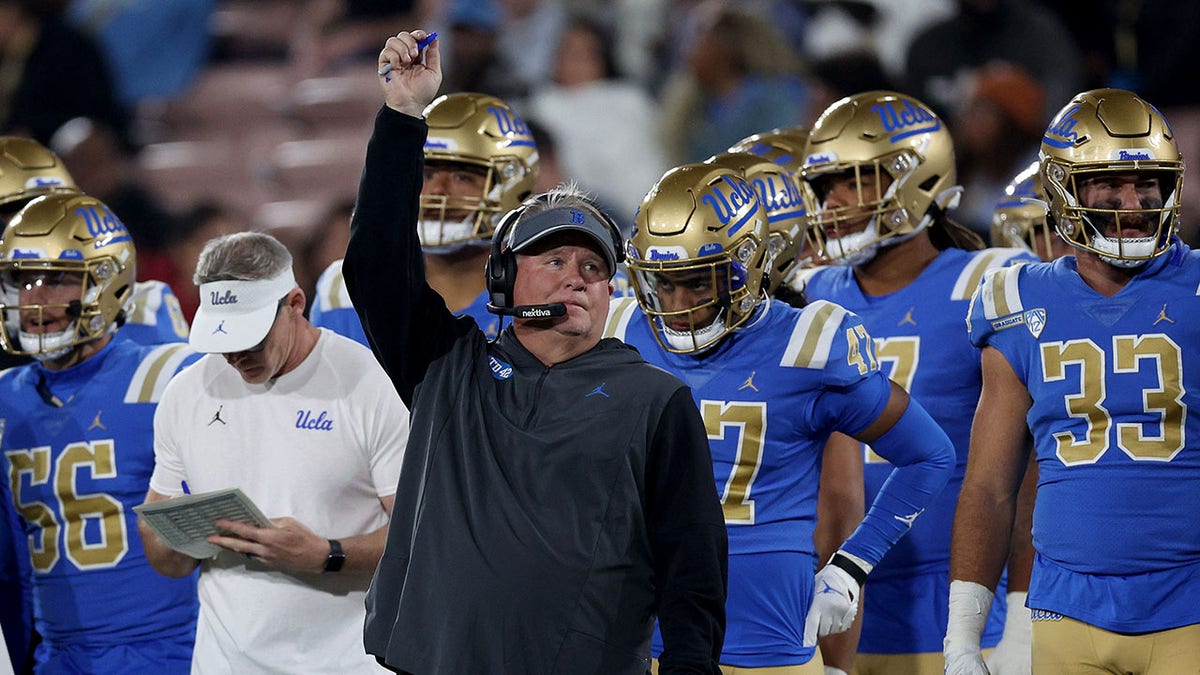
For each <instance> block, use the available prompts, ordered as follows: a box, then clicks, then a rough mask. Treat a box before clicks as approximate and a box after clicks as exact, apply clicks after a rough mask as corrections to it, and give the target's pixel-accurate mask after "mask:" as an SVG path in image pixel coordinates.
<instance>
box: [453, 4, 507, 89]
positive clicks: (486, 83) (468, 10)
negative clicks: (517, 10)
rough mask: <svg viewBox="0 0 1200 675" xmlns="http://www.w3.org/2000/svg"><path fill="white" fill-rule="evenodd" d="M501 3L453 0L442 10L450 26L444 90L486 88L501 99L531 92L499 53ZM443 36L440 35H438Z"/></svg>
mask: <svg viewBox="0 0 1200 675" xmlns="http://www.w3.org/2000/svg"><path fill="white" fill-rule="evenodd" d="M500 20H501V16H500V7H499V6H497V5H496V2H495V0H452V2H450V3H449V5H448V6H447V7H446V9H445V13H444V14H443V20H442V21H443V23H444V24H446V25H448V26H449V27H450V28H449V30H448V31H447V35H446V36H445V42H444V43H443V45H442V46H443V47H445V48H446V62H447V63H453V64H454V65H453V71H452V72H450V73H447V74H446V75H447V76H446V83H445V91H447V92H456V91H484V92H487V93H489V94H492V95H494V96H499V97H500V98H502V99H509V98H514V99H515V98H519V97H521V96H524V95H525V94H527V93H528V91H527V89H526V87H525V86H524V85H522V84H521V83H519V82H517V79H516V78H515V77H514V76H513V74H512V69H511V68H509V67H508V65H507V64H506V62H505V61H504V60H502V59H501V58H500V56H499V52H498V50H499V47H498V45H497V40H498V36H499V30H500ZM438 39H439V40H441V39H442V38H441V36H439V37H438Z"/></svg>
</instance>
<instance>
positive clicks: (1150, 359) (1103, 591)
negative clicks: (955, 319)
mask: <svg viewBox="0 0 1200 675" xmlns="http://www.w3.org/2000/svg"><path fill="white" fill-rule="evenodd" d="M1198 316H1200V254H1197V253H1196V252H1195V251H1192V250H1190V249H1189V248H1188V247H1187V246H1185V245H1183V244H1182V243H1181V242H1178V241H1176V243H1175V245H1174V246H1173V247H1172V248H1171V249H1170V250H1169V251H1168V252H1167V253H1166V254H1164V255H1163V256H1161V257H1159V258H1155V259H1154V260H1151V261H1150V262H1148V263H1147V264H1146V265H1145V266H1144V267H1143V268H1142V269H1141V270H1140V271H1139V272H1138V273H1137V274H1136V276H1134V277H1133V278H1132V279H1131V280H1130V281H1129V283H1128V284H1126V285H1125V287H1124V288H1122V289H1121V290H1120V291H1119V292H1117V293H1116V294H1115V295H1113V296H1111V297H1104V296H1101V295H1100V294H1099V293H1096V292H1095V291H1094V290H1092V288H1091V287H1089V286H1088V285H1087V284H1086V283H1084V281H1083V279H1082V278H1081V277H1080V276H1079V274H1078V273H1077V271H1076V268H1075V258H1074V257H1066V258H1061V259H1059V260H1057V261H1055V262H1053V263H1039V264H1033V265H1025V266H1022V267H1018V268H1011V269H1003V270H997V271H995V272H994V273H991V274H989V275H988V276H987V277H985V278H984V280H983V281H982V283H981V284H980V286H979V288H978V290H977V291H976V293H975V296H974V298H973V299H972V301H971V309H970V315H969V325H970V333H971V340H972V342H973V343H975V344H976V345H978V346H980V347H983V346H991V347H994V348H996V349H998V350H999V351H1000V352H1001V353H1002V354H1003V355H1004V357H1005V358H1006V359H1007V360H1008V362H1009V364H1011V365H1012V368H1013V370H1014V371H1015V372H1016V375H1017V377H1019V378H1020V379H1021V380H1022V381H1023V382H1024V383H1025V386H1026V387H1027V388H1028V390H1029V394H1030V397H1031V399H1032V405H1031V407H1030V409H1029V413H1028V418H1027V420H1028V423H1029V428H1030V430H1031V431H1032V433H1033V438H1034V447H1035V452H1036V453H1037V462H1038V470H1039V474H1038V493H1037V505H1036V507H1035V511H1034V524H1033V538H1034V541H1033V543H1034V546H1035V548H1036V549H1037V551H1038V555H1037V559H1036V561H1035V565H1034V573H1033V579H1032V582H1031V586H1030V589H1029V606H1030V607H1032V608H1034V609H1044V610H1049V611H1052V612H1056V613H1059V614H1064V615H1067V616H1071V617H1074V618H1076V619H1079V620H1082V621H1086V622H1088V623H1091V624H1094V625H1097V626H1100V627H1102V628H1105V629H1107V630H1111V631H1120V632H1142V631H1158V630H1165V629H1168V628H1174V627H1178V626H1183V625H1188V624H1193V623H1198V622H1200V320H1197V317H1198Z"/></svg>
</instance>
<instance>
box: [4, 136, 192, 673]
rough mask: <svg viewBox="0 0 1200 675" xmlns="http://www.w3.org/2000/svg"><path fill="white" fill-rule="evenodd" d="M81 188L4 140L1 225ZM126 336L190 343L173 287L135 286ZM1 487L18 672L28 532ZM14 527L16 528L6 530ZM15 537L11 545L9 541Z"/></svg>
mask: <svg viewBox="0 0 1200 675" xmlns="http://www.w3.org/2000/svg"><path fill="white" fill-rule="evenodd" d="M78 192H79V189H78V188H77V187H76V185H75V181H74V179H72V178H71V175H70V173H68V172H67V169H66V167H65V166H64V165H63V163H62V161H61V160H60V159H59V158H58V156H56V155H55V154H54V153H53V152H51V151H50V150H49V149H47V148H46V147H45V146H43V145H42V144H41V143H38V142H37V141H35V140H33V139H31V138H24V137H21V136H0V226H2V225H6V224H8V221H10V220H12V218H13V216H15V215H16V214H17V212H18V211H20V210H21V209H22V208H23V207H24V206H25V205H26V204H28V203H29V202H30V201H32V200H33V199H36V198H37V197H41V196H43V195H49V194H75V193H78ZM126 321H127V325H126V327H125V332H123V333H122V336H123V337H127V338H131V339H133V340H135V341H137V342H143V343H145V344H159V343H164V342H180V341H183V340H186V339H187V334H188V328H187V321H186V320H184V318H183V313H182V312H181V311H180V310H179V301H178V300H177V299H176V298H175V295H174V294H173V293H172V292H171V289H170V287H168V286H167V285H166V284H164V283H162V282H161V281H146V282H142V283H138V284H135V285H134V308H133V311H132V312H130V314H129V316H127V317H126ZM28 362H29V358H28V357H23V356H16V355H13V354H9V353H7V352H4V353H0V369H3V368H9V367H12V366H15V365H20V364H23V363H28ZM3 497H4V490H3V488H0V626H2V627H3V628H4V630H5V631H6V633H7V635H8V641H7V644H8V649H9V654H10V656H11V657H12V660H13V662H14V665H15V666H16V668H17V669H18V671H20V668H21V664H22V663H23V662H24V661H25V660H26V656H25V655H26V654H27V652H28V648H29V646H30V640H31V631H32V621H33V616H32V609H31V607H30V604H29V603H30V602H31V598H30V595H29V593H30V589H29V583H28V578H29V574H30V572H29V570H28V554H27V551H26V550H25V534H24V531H23V529H22V528H21V526H20V524H19V520H18V519H17V518H16V514H15V513H12V512H11V509H12V500H11V499H3ZM5 523H11V524H12V525H13V527H15V528H16V529H14V530H12V531H11V532H10V531H9V529H8V528H5V527H4V524H5ZM10 539H11V541H9V540H10Z"/></svg>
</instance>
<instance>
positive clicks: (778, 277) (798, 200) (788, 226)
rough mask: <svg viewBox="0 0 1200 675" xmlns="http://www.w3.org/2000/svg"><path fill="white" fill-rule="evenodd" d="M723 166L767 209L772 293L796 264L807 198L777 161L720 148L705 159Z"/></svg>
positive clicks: (805, 222) (769, 288)
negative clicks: (740, 180)
mask: <svg viewBox="0 0 1200 675" xmlns="http://www.w3.org/2000/svg"><path fill="white" fill-rule="evenodd" d="M706 163H709V164H718V165H721V166H727V167H729V168H731V169H733V170H734V171H737V172H738V173H739V174H740V175H741V176H742V178H744V179H745V181H746V182H747V183H749V184H750V187H752V188H754V193H755V194H756V195H757V196H758V201H759V202H760V203H761V204H762V206H763V208H765V209H766V212H767V278H766V284H765V289H766V292H767V295H772V294H774V292H775V289H777V288H779V285H780V284H781V283H783V280H784V279H785V278H786V277H787V275H788V274H790V273H791V271H792V269H793V268H794V267H795V266H796V260H797V258H798V256H799V255H800V251H801V249H802V248H803V247H804V238H805V236H806V230H807V229H808V215H807V207H808V202H807V201H805V199H804V197H803V195H802V194H801V192H800V187H799V186H798V185H797V184H796V177H795V175H794V174H792V172H791V171H788V170H787V167H784V166H782V165H780V164H776V163H775V162H772V161H771V160H769V159H767V158H765V157H763V156H760V155H752V154H750V153H747V152H723V153H721V154H719V155H717V156H715V157H711V158H709V159H708V160H706Z"/></svg>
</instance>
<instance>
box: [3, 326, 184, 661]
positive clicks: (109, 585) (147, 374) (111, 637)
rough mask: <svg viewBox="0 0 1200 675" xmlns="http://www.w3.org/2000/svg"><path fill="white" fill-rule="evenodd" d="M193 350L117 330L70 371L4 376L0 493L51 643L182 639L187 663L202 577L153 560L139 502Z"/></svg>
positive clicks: (36, 368)
mask: <svg viewBox="0 0 1200 675" xmlns="http://www.w3.org/2000/svg"><path fill="white" fill-rule="evenodd" d="M198 356H199V355H197V354H195V353H194V352H192V351H190V350H189V349H188V348H187V345H186V344H179V343H176V344H167V345H161V346H157V347H150V346H142V345H139V344H136V343H134V342H132V341H130V340H128V339H121V338H120V336H119V335H118V336H116V337H114V338H113V339H112V341H111V342H110V343H109V344H108V345H107V346H105V347H104V348H103V349H102V350H100V351H99V352H98V353H97V354H96V355H94V356H92V357H91V358H89V359H88V360H86V361H84V362H83V363H80V364H78V365H75V366H72V367H70V368H67V369H65V370H61V371H51V370H47V369H45V368H43V367H42V366H41V365H40V364H38V363H33V364H29V365H26V366H21V367H19V368H14V369H11V370H8V371H6V372H4V373H3V375H0V420H2V424H3V429H4V433H3V437H2V439H0V451H2V452H3V457H4V459H3V461H2V462H0V465H2V466H3V468H4V472H5V473H4V476H5V478H6V483H7V489H6V490H5V491H4V492H5V495H6V496H7V497H10V498H12V499H13V501H14V503H15V505H16V510H17V512H18V513H19V514H20V517H21V521H22V525H23V526H24V528H25V532H26V533H27V535H28V548H29V560H30V562H31V564H32V568H33V598H34V623H35V626H36V628H37V630H38V632H39V633H40V634H41V635H42V637H43V638H44V640H45V642H46V643H47V644H48V645H50V646H51V647H53V648H55V649H70V648H71V647H75V646H78V647H93V646H97V647H104V646H113V645H124V644H127V643H133V642H139V641H147V640H155V641H160V642H161V643H162V644H164V645H165V644H166V643H167V642H168V641H171V640H172V639H174V638H180V643H181V644H186V647H187V651H186V653H185V654H184V655H183V658H184V661H183V663H184V664H186V663H188V662H189V661H190V654H191V649H190V647H191V640H192V639H193V636H194V632H195V617H196V612H197V600H196V579H195V575H192V576H190V577H186V578H183V579H168V578H166V577H164V576H161V575H159V574H158V573H157V572H155V571H154V569H152V568H151V567H150V565H149V563H148V562H147V560H146V557H145V553H144V552H143V550H142V543H141V539H140V538H139V537H138V532H137V515H136V514H135V513H134V512H133V507H134V506H136V505H137V504H141V503H142V501H144V499H145V496H146V489H147V487H148V485H149V481H150V473H151V471H152V470H153V469H154V450H153V434H154V432H153V420H154V410H155V408H156V407H157V402H158V398H159V396H160V395H161V393H162V390H163V388H164V387H165V386H166V384H167V381H168V380H169V379H170V378H171V377H172V376H173V375H174V374H175V372H176V371H177V370H178V369H180V368H181V367H182V366H184V365H186V364H188V363H190V362H192V361H194V360H195V359H196V358H198ZM92 666H94V668H95V670H93V672H98V671H99V670H102V669H104V668H103V666H101V665H98V664H90V665H89V669H92Z"/></svg>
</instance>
